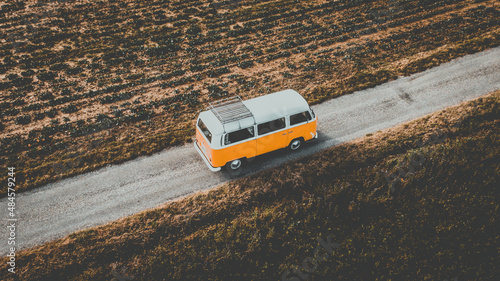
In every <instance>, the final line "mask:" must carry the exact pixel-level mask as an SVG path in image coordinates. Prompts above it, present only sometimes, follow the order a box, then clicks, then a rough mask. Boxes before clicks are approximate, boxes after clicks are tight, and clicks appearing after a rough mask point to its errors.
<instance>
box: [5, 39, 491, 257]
mask: <svg viewBox="0 0 500 281" xmlns="http://www.w3.org/2000/svg"><path fill="white" fill-rule="evenodd" d="M497 89H500V47H497V48H494V49H491V50H488V51H485V52H482V53H479V54H474V55H469V56H466V57H464V58H461V59H457V60H453V61H451V62H450V63H446V64H443V65H441V66H439V67H436V68H433V69H431V70H428V71H425V72H423V73H419V74H415V75H412V76H410V77H404V78H400V79H398V80H396V81H393V82H390V83H387V84H384V85H381V86H379V87H376V88H373V89H368V90H364V91H359V92H356V93H354V94H351V95H346V96H343V97H340V98H337V99H334V100H330V101H327V102H324V103H322V104H319V105H316V106H314V107H313V109H314V111H315V112H316V114H317V115H318V116H319V130H318V131H319V134H320V137H319V139H318V141H316V142H315V143H312V144H310V145H307V146H306V147H304V149H302V150H301V151H300V152H297V153H293V154H290V153H288V151H285V150H283V151H277V152H273V153H270V154H267V155H264V156H261V157H257V158H256V159H255V160H254V161H252V162H251V163H249V164H248V165H247V166H246V170H245V172H244V174H249V173H255V172H258V171H261V170H264V169H268V168H270V167H273V166H276V165H279V164H282V163H284V162H287V161H290V160H292V159H294V158H298V157H302V156H305V155H310V154H313V153H317V152H319V151H321V150H322V149H325V148H327V147H330V146H333V145H336V144H339V143H342V142H345V141H349V140H352V139H355V138H358V137H362V136H364V135H365V134H368V133H373V132H376V131H378V130H382V129H385V128H389V127H392V126H394V125H397V124H399V123H402V122H405V121H408V120H411V119H415V118H417V117H420V116H424V115H426V114H429V113H432V112H434V111H437V110H440V109H443V108H445V107H448V106H452V105H457V104H459V103H461V102H463V101H466V100H470V99H473V98H476V97H479V96H482V95H484V94H487V93H489V92H492V91H494V90H497ZM244 174H243V175H239V176H244ZM235 177H238V176H235V175H229V174H227V173H225V172H219V173H212V172H210V171H209V170H208V169H207V167H206V166H205V164H204V162H203V161H202V159H201V158H200V156H199V155H198V154H197V153H196V151H195V149H194V148H193V146H192V144H186V145H184V146H181V147H175V148H172V149H168V150H165V151H163V152H160V153H157V154H155V155H152V156H149V157H141V158H139V159H136V160H133V161H130V162H127V163H124V164H121V165H115V166H109V167H106V168H104V169H101V170H98V171H96V172H92V173H88V174H85V175H81V176H77V177H74V178H70V179H66V180H62V181H60V182H57V183H54V184H50V185H47V186H45V187H42V188H39V189H37V190H35V191H32V192H26V193H23V194H18V195H17V197H16V204H17V205H16V215H17V219H18V221H17V230H16V235H17V236H16V244H17V248H18V249H19V248H27V247H31V246H35V245H39V244H42V243H44V242H47V241H50V240H53V239H56V238H60V237H63V236H65V235H67V234H69V233H72V232H74V231H76V230H79V229H83V228H87V227H91V226H96V225H100V224H104V223H107V222H111V221H113V220H116V219H118V218H120V217H124V216H128V215H132V214H135V213H138V212H140V211H143V210H146V209H149V208H153V207H156V206H158V205H161V204H162V203H165V202H167V201H169V200H172V199H175V198H178V197H181V196H184V195H187V194H191V193H193V192H197V191H200V190H206V189H210V188H213V187H215V186H217V185H220V184H222V183H224V182H227V181H229V180H231V179H232V178H235ZM18 184H22V183H18ZM0 206H1V208H0V217H1V218H2V220H3V221H4V227H2V228H0V237H4V240H3V242H1V247H0V253H1V254H6V253H7V249H8V248H9V247H10V246H9V245H7V241H8V240H7V237H8V235H9V233H8V229H7V228H6V227H5V225H6V224H7V221H6V219H7V217H8V216H7V212H8V210H7V198H3V199H1V200H0Z"/></svg>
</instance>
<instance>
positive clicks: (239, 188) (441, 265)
mask: <svg viewBox="0 0 500 281" xmlns="http://www.w3.org/2000/svg"><path fill="white" fill-rule="evenodd" d="M499 113H500V92H499V91H497V92H495V93H492V94H490V95H487V96H484V97H482V98H480V99H476V100H473V101H471V102H467V103H464V104H462V105H460V106H457V107H453V108H448V109H446V110H443V111H441V112H438V113H434V114H432V115H428V116H426V117H424V118H420V119H417V120H414V121H411V122H408V123H406V124H403V125H400V126H397V127H395V128H392V129H389V130H385V131H382V132H377V133H375V134H373V135H372V136H370V137H365V138H361V139H358V140H355V141H352V142H349V143H345V144H342V145H339V146H336V147H333V148H331V149H329V150H326V151H324V152H322V153H321V154H317V155H313V156H309V157H305V158H302V159H300V160H297V161H294V162H292V163H287V164H285V165H282V166H280V167H276V168H274V169H271V170H267V171H264V172H261V173H259V174H256V175H252V176H249V177H246V178H242V179H239V180H236V181H234V182H231V183H228V184H225V185H223V186H221V187H218V188H215V189H212V190H210V191H207V192H202V193H199V194H194V195H190V196H188V197H186V198H184V199H181V200H178V201H174V202H170V203H167V204H166V205H164V206H163V207H160V208H156V209H153V210H149V211H145V212H142V213H140V214H137V215H134V216H131V217H128V218H124V219H121V220H118V221H115V222H113V223H110V224H108V225H105V226H101V227H96V228H91V229H87V230H84V231H79V232H76V233H73V234H71V235H68V236H66V237H65V238H63V239H59V240H56V241H53V242H50V243H47V244H45V245H42V246H39V247H35V248H32V249H28V250H24V251H20V252H18V253H17V260H16V262H17V263H16V264H17V266H18V267H17V268H16V270H17V273H16V275H17V276H18V277H19V278H20V279H23V280H111V279H112V278H113V274H112V272H113V268H125V269H126V273H127V274H128V275H130V276H132V275H133V276H135V277H136V279H135V280H163V279H168V280H277V279H278V280H279V279H280V278H281V277H282V274H283V273H284V272H286V271H287V270H291V271H292V266H294V265H298V266H300V267H302V263H303V261H304V260H306V259H307V258H308V257H314V256H315V254H314V249H315V248H316V247H317V246H318V245H320V244H319V242H318V240H317V239H318V238H321V239H324V240H327V237H330V240H331V241H332V242H335V243H338V244H339V247H338V248H336V249H335V250H334V251H333V252H332V253H331V255H329V256H328V257H326V258H325V261H322V262H320V263H318V266H317V267H316V268H315V270H313V272H310V273H307V274H308V275H310V277H309V279H310V280H326V279H330V278H331V276H335V278H336V279H338V280H445V279H448V280H450V279H453V278H454V277H457V278H458V280H493V279H494V276H495V274H496V272H497V271H498V257H497V256H498V253H497V249H496V248H497V247H496V245H497V241H498V239H499V238H500V236H499V234H498V231H497V227H496V224H497V222H496V218H497V217H498V215H499V214H498V208H497V203H498V196H497V195H496V193H497V192H496V186H498V181H499V176H498V175H499V174H500V173H499V172H500V166H499V155H500V148H499V147H498V145H497V143H498V141H497V140H498V137H499V130H498V125H499V120H498V116H500V115H499ZM436 136H438V137H437V139H438V140H436ZM416 153H420V155H422V156H423V157H424V158H425V159H424V160H423V161H418V165H417V164H415V162H412V163H413V164H412V165H413V170H412V171H410V172H406V173H405V174H404V175H402V176H401V178H400V180H399V181H397V185H394V182H392V184H389V183H388V182H387V181H386V175H390V174H392V173H393V172H395V171H398V169H401V168H405V165H404V163H405V161H406V162H407V159H408V158H412V157H413V156H414V155H415V154H416ZM406 167H407V166H406ZM406 171H407V170H406ZM324 253H326V252H321V253H320V254H321V255H323V254H324ZM309 260H311V259H309ZM6 261H7V258H5V257H4V258H2V259H1V265H0V278H1V279H2V280H13V276H12V275H11V274H10V273H8V272H7V263H6ZM303 272H305V271H303ZM292 276H295V277H297V276H296V275H293V274H291V275H290V276H289V277H292ZM309 279H308V280H309Z"/></svg>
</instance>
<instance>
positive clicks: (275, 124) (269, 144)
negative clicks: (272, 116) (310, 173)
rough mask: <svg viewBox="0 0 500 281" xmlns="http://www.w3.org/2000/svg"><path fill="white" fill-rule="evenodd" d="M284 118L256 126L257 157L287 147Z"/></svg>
mask: <svg viewBox="0 0 500 281" xmlns="http://www.w3.org/2000/svg"><path fill="white" fill-rule="evenodd" d="M287 145H288V143H287V136H286V123H285V118H284V117H283V118H278V119H276V120H272V121H269V122H266V123H262V124H258V125H257V155H260V154H264V153H267V152H270V151H273V150H277V149H280V148H283V147H285V146H287Z"/></svg>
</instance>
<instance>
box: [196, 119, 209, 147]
mask: <svg viewBox="0 0 500 281" xmlns="http://www.w3.org/2000/svg"><path fill="white" fill-rule="evenodd" d="M198 128H200V130H201V132H202V133H203V134H204V135H205V137H206V138H207V140H208V142H209V143H212V133H210V131H209V130H208V128H207V126H205V124H203V121H201V119H198Z"/></svg>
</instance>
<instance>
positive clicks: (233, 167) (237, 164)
mask: <svg viewBox="0 0 500 281" xmlns="http://www.w3.org/2000/svg"><path fill="white" fill-rule="evenodd" d="M242 164H243V163H242V162H241V159H236V160H233V161H229V162H227V163H226V171H228V172H237V171H239V170H241V165H242Z"/></svg>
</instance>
